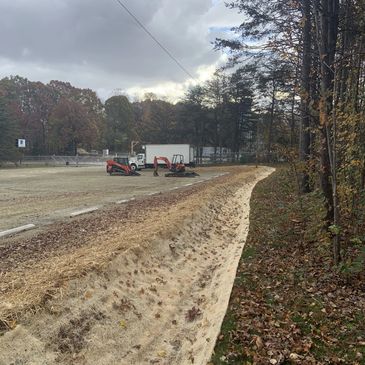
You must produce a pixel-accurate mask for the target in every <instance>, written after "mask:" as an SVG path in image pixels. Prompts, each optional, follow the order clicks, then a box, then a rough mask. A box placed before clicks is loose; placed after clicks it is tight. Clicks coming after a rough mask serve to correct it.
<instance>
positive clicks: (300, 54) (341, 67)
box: [216, 0, 365, 266]
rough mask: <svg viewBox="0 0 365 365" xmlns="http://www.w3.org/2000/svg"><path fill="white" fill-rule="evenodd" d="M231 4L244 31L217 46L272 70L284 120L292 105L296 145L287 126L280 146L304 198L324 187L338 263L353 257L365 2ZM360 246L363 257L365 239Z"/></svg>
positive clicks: (360, 203)
mask: <svg viewBox="0 0 365 365" xmlns="http://www.w3.org/2000/svg"><path fill="white" fill-rule="evenodd" d="M229 6H230V7H231V8H232V9H234V10H239V11H240V12H241V13H242V15H243V19H245V21H244V22H243V23H242V24H241V25H239V26H238V27H237V28H236V29H235V32H236V33H237V36H238V38H236V39H235V40H233V41H230V40H217V43H216V46H217V47H218V48H224V49H228V50H229V51H230V53H231V64H232V66H236V67H237V65H240V64H245V65H246V67H247V65H248V64H250V63H252V62H254V64H255V65H256V67H257V65H260V64H262V65H265V66H261V67H266V68H267V69H268V70H272V71H271V79H270V78H269V80H270V81H269V85H270V86H271V91H272V93H271V98H272V112H273V113H276V114H277V115H280V117H279V118H280V119H281V120H282V118H283V115H287V113H288V111H290V113H292V114H291V117H289V116H287V119H288V120H290V121H291V124H290V125H291V131H293V132H292V133H291V138H290V140H291V142H292V143H291V144H290V145H291V147H292V148H287V146H288V145H285V144H283V143H281V142H282V141H281V138H282V135H280V134H279V135H276V137H275V138H276V142H279V143H278V144H277V145H276V147H277V148H279V149H280V150H281V152H282V153H283V154H284V156H286V157H285V158H286V160H288V161H289V162H290V163H291V165H292V167H293V170H294V171H295V174H296V178H297V180H298V190H299V194H300V195H299V199H303V198H302V196H303V194H307V193H310V192H312V191H316V189H318V188H319V189H320V191H321V193H322V194H323V198H324V206H325V210H326V214H325V217H324V226H325V228H328V230H329V234H330V236H332V239H333V242H332V250H333V262H334V263H335V264H338V263H339V262H340V260H341V255H345V256H346V258H347V259H348V257H347V255H346V253H345V252H343V251H342V250H341V244H340V243H341V241H344V242H347V240H346V239H345V238H347V239H349V236H351V235H358V234H359V232H360V231H361V228H362V227H361V226H362V224H363V223H362V218H363V208H364V183H365V154H364V138H365V134H364V133H365V129H364V126H365V120H364V98H365V93H364V92H365V88H364V87H365V77H364V76H365V74H364V70H365V68H364V66H365V63H364V60H365V53H364V34H365V27H364V14H365V2H364V1H363V0H343V1H340V0H321V1H312V0H301V1H281V0H271V1H267V2H265V3H262V2H261V1H258V0H251V1H232V2H231V3H230V4H229ZM280 70H282V72H280ZM265 90H266V91H268V87H267V86H266V88H265ZM283 95H285V96H286V97H287V99H289V100H291V102H292V103H291V105H290V103H286V105H285V103H283V102H282V100H281V98H282V96H283ZM297 120H298V126H299V128H298V129H299V134H298V138H299V148H298V147H297V145H296V134H295V131H296V128H295V127H296V121H297ZM273 121H274V122H275V118H274V119H273ZM268 130H269V132H270V128H269V129H268ZM270 142H271V138H268V143H270ZM267 150H268V153H270V150H271V146H270V147H268V148H267ZM304 220H305V217H304ZM341 235H342V239H341V237H340V236H341ZM344 248H345V247H342V249H344ZM358 250H359V251H358V254H359V255H360V257H361V258H362V259H361V260H363V259H364V249H363V247H362V248H361V249H360V248H359V247H358ZM360 251H361V254H360ZM357 257H358V258H359V256H357ZM360 266H361V265H360Z"/></svg>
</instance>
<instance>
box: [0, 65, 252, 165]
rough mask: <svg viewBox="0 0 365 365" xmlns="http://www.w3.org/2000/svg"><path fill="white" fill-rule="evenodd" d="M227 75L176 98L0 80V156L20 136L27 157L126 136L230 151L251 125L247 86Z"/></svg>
mask: <svg viewBox="0 0 365 365" xmlns="http://www.w3.org/2000/svg"><path fill="white" fill-rule="evenodd" d="M235 77H236V78H237V76H230V77H228V76H227V75H225V74H223V73H219V72H217V74H216V75H215V76H214V77H213V78H212V80H209V81H208V82H207V83H204V84H202V85H197V86H195V87H192V88H191V89H189V91H188V92H187V93H186V95H185V96H184V98H182V99H181V100H180V101H178V102H177V103H171V102H169V101H167V100H161V99H158V98H157V97H156V95H154V94H152V93H150V94H146V95H145V96H144V98H142V99H141V100H139V101H134V102H130V101H129V99H128V98H127V97H126V96H124V95H115V96H112V97H110V98H109V99H107V100H106V101H105V102H104V103H103V102H102V101H101V100H100V99H99V98H98V96H97V95H96V93H95V92H94V91H92V90H90V89H80V88H76V87H73V86H72V85H71V84H70V83H67V82H61V81H51V82H50V83H48V84H43V83H41V82H32V81H29V80H27V79H26V78H22V77H20V76H15V77H7V78H4V79H2V80H0V130H1V137H0V159H1V160H10V161H12V160H13V161H16V160H17V159H19V154H20V152H21V151H19V149H17V148H16V147H15V140H16V139H17V138H24V139H26V141H27V147H26V149H25V153H26V154H28V155H49V154H61V155H69V154H71V155H74V154H76V153H77V150H78V149H80V148H82V149H84V150H86V151H91V150H98V151H100V150H102V149H104V148H108V149H109V150H110V151H112V152H128V151H129V148H130V143H131V141H139V142H140V143H141V144H143V143H189V144H192V145H194V146H201V147H202V146H215V147H218V148H219V147H228V148H230V149H231V150H232V151H235V152H237V153H238V152H239V151H240V149H241V148H242V146H243V144H245V142H246V140H248V139H249V140H250V141H251V140H252V139H253V138H254V137H253V136H254V134H255V131H256V128H255V125H254V124H255V113H254V111H253V110H252V105H253V95H252V91H251V90H250V87H249V85H244V84H238V83H237V82H236V80H235Z"/></svg>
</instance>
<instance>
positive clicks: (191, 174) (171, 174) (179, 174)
mask: <svg viewBox="0 0 365 365" xmlns="http://www.w3.org/2000/svg"><path fill="white" fill-rule="evenodd" d="M196 176H199V174H197V173H196V172H194V171H192V172H186V171H185V172H168V173H167V174H165V177H196Z"/></svg>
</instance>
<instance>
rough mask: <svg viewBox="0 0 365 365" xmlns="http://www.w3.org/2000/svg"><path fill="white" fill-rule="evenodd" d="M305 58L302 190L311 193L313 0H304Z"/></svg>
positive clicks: (302, 122)
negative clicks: (310, 109)
mask: <svg viewBox="0 0 365 365" xmlns="http://www.w3.org/2000/svg"><path fill="white" fill-rule="evenodd" d="M303 18H304V27H303V59H302V90H301V116H300V117H301V123H300V153H299V157H300V160H301V161H302V162H303V164H304V171H303V172H302V174H301V177H300V190H301V192H302V193H309V191H310V186H309V174H308V166H307V164H308V160H309V157H310V128H309V127H310V112H309V102H310V89H311V85H310V69H311V43H312V37H311V28H312V27H311V23H312V22H311V0H303Z"/></svg>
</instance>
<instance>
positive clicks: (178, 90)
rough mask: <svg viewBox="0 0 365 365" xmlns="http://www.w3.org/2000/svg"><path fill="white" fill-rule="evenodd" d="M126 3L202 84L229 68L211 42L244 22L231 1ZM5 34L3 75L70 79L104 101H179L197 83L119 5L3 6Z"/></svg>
mask: <svg viewBox="0 0 365 365" xmlns="http://www.w3.org/2000/svg"><path fill="white" fill-rule="evenodd" d="M123 1H124V3H125V4H126V5H127V6H128V7H129V8H130V10H131V11H132V12H133V13H135V14H136V15H137V16H138V18H139V19H140V20H141V21H142V22H143V24H145V26H146V27H147V28H148V29H149V30H150V31H151V32H152V33H153V34H154V35H155V36H156V37H157V38H158V39H159V41H160V42H161V43H162V44H163V45H164V46H166V47H167V49H168V50H169V51H170V52H171V53H172V54H173V55H174V56H175V57H177V59H178V60H179V61H180V62H181V63H182V64H183V65H184V66H185V67H186V68H187V69H188V70H189V71H190V73H191V74H193V75H194V78H196V79H198V80H204V79H206V78H207V77H209V75H211V74H212V72H214V67H215V66H216V65H218V64H221V63H222V60H223V58H222V55H221V54H220V53H219V52H215V51H213V46H212V44H211V42H212V41H213V40H214V39H215V37H217V36H219V35H221V34H226V29H227V28H230V27H232V26H234V25H237V24H239V19H240V15H237V14H235V12H234V11H233V10H229V9H227V8H225V6H224V3H223V1H215V0H184V1H181V0H123ZM0 33H1V34H6V37H3V39H2V47H1V50H0V77H5V76H9V75H15V74H18V75H21V76H25V77H27V78H29V79H31V80H39V81H42V82H48V81H50V80H52V79H59V80H62V81H69V82H71V83H72V84H74V85H75V86H78V87H88V88H92V89H94V90H97V91H98V93H99V95H100V96H102V97H103V98H107V97H109V96H110V95H112V93H113V90H115V89H121V90H125V91H126V92H128V94H130V93H137V94H138V95H140V94H141V93H144V92H145V91H153V92H155V93H156V94H158V95H161V96H166V97H168V98H169V99H170V100H176V98H177V97H178V96H179V95H182V94H183V93H184V92H185V90H186V89H187V87H188V86H189V85H191V84H192V83H193V81H192V80H190V78H189V76H187V75H186V74H185V73H184V72H183V71H182V70H181V69H179V68H178V66H177V65H176V64H175V63H174V62H173V61H172V60H171V59H170V58H169V57H168V56H167V55H166V54H165V53H164V52H163V51H162V50H161V49H160V48H159V47H158V46H157V45H156V44H155V43H154V41H153V40H152V39H151V38H150V37H148V35H147V34H146V33H144V32H143V30H142V29H141V28H140V27H139V26H138V25H137V24H136V23H135V21H134V20H133V19H132V18H131V17H130V16H129V15H128V14H127V13H126V12H125V11H124V10H123V9H122V8H121V7H120V6H119V5H118V3H117V2H116V1H114V0H108V1H97V0H2V1H1V2H0Z"/></svg>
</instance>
